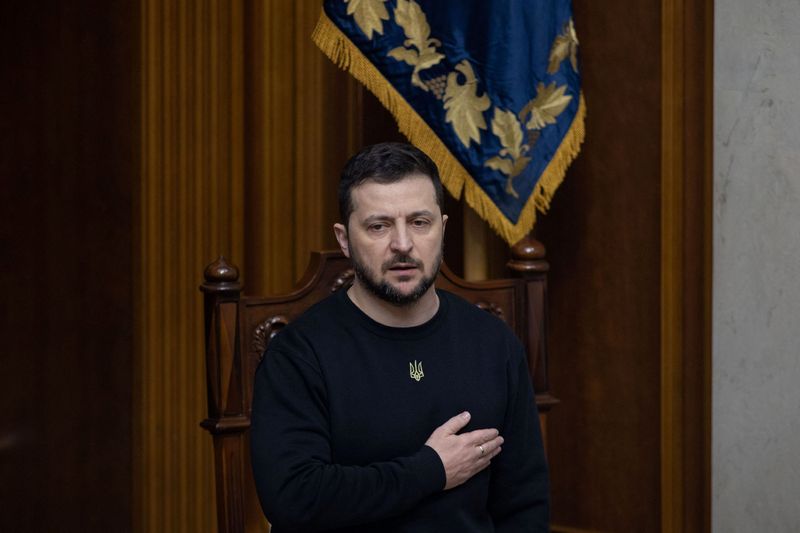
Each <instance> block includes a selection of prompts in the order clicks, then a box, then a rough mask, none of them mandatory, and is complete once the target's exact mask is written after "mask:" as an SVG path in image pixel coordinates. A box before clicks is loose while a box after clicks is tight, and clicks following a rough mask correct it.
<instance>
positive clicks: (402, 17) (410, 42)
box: [389, 0, 444, 91]
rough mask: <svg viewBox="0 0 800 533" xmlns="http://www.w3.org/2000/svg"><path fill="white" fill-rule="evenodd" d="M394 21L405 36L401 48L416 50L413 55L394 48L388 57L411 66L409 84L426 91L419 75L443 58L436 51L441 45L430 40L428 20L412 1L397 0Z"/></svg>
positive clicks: (426, 88)
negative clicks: (413, 48) (412, 68)
mask: <svg viewBox="0 0 800 533" xmlns="http://www.w3.org/2000/svg"><path fill="white" fill-rule="evenodd" d="M394 19H395V21H397V24H398V25H399V26H400V27H401V28H403V31H404V32H405V34H406V40H405V41H404V42H403V46H404V47H405V48H406V50H410V47H411V46H413V47H415V48H416V52H415V53H414V55H411V54H407V53H406V54H402V53H400V52H399V49H398V48H395V49H394V50H391V51H390V52H389V56H390V57H393V58H394V59H397V60H398V61H405V62H406V63H408V64H409V65H412V66H413V67H414V71H413V72H412V74H411V83H412V84H413V85H415V86H417V87H419V88H420V89H422V90H423V91H427V90H428V87H427V86H426V85H425V84H424V83H422V80H420V77H419V73H420V72H421V71H423V70H425V69H426V68H430V67H432V66H434V65H436V64H437V63H439V62H440V61H441V60H442V59H443V58H444V55H443V54H440V53H439V52H437V51H436V47H437V46H441V45H442V43H441V41H439V40H438V39H433V38H431V36H430V34H431V27H430V25H428V19H427V17H426V16H425V13H424V12H423V11H422V8H421V7H420V6H419V4H417V3H416V2H415V1H414V0H397V7H395V9H394Z"/></svg>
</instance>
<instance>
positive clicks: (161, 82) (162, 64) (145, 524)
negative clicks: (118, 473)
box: [133, 0, 245, 532]
mask: <svg viewBox="0 0 800 533" xmlns="http://www.w3.org/2000/svg"><path fill="white" fill-rule="evenodd" d="M141 15H142V16H141V28H140V31H141V33H140V35H141V58H142V60H141V61H142V62H141V79H142V84H141V102H142V114H141V132H142V133H141V134H142V138H141V147H142V151H141V161H142V164H141V177H140V178H141V180H140V189H139V196H138V212H137V214H136V219H137V223H138V225H139V232H138V235H137V237H138V238H137V247H136V250H135V256H136V261H137V265H136V277H137V279H136V291H135V306H136V307H135V309H136V316H137V335H136V346H135V357H136V362H135V372H136V376H135V384H136V390H135V393H134V396H135V406H134V421H133V422H134V433H135V442H136V450H137V451H136V456H135V458H134V465H135V466H134V499H135V503H134V530H135V531H171V532H202V531H214V530H215V529H216V511H215V505H214V504H215V496H214V473H213V456H212V447H211V440H210V439H209V438H208V436H207V435H206V434H205V432H203V431H202V430H201V429H200V428H199V427H198V422H199V421H200V420H202V419H203V417H204V416H205V412H204V411H205V404H206V401H205V400H206V394H205V369H204V366H203V357H202V354H203V350H204V348H203V331H202V324H203V318H202V316H203V314H202V305H201V301H200V298H199V296H198V292H197V284H198V282H199V281H200V280H198V276H197V273H198V271H199V268H200V267H201V266H202V265H204V264H206V263H207V262H208V261H209V259H210V258H213V257H216V255H218V254H220V253H222V254H225V255H229V256H232V257H235V258H236V260H237V261H240V262H241V261H244V260H245V257H244V228H243V226H244V219H243V216H244V210H243V197H244V194H243V183H244V182H243V174H244V170H243V165H244V161H243V145H242V142H243V115H244V107H243V106H244V98H243V57H244V56H243V47H244V38H243V7H242V4H241V2H239V1H233V2H222V1H219V0H201V1H198V2H190V1H188V0H179V1H176V2H166V3H165V2H160V1H157V0H143V1H142V3H141Z"/></svg>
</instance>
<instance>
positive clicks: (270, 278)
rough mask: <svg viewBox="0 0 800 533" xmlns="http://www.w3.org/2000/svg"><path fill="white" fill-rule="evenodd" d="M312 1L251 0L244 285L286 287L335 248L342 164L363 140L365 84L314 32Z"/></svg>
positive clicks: (265, 289) (263, 289) (262, 290)
mask: <svg viewBox="0 0 800 533" xmlns="http://www.w3.org/2000/svg"><path fill="white" fill-rule="evenodd" d="M320 8H321V6H320V4H319V3H316V2H292V1H288V0H280V1H275V2H257V1H253V2H248V3H247V10H248V16H247V20H248V34H247V43H248V44H247V54H248V55H247V79H246V84H247V90H246V93H247V109H248V113H247V141H246V142H247V144H246V146H247V153H246V165H247V181H246V188H247V195H246V197H247V208H246V212H247V228H246V231H247V239H246V242H247V249H248V261H247V263H246V264H245V268H244V283H245V291H246V292H249V293H255V294H269V293H276V292H283V291H286V290H288V289H289V288H291V287H292V285H293V284H294V282H295V281H296V280H298V279H299V278H300V277H301V276H302V274H303V272H305V268H306V265H307V264H308V260H309V252H310V251H311V250H314V249H320V248H335V247H336V241H335V239H334V237H333V229H332V226H333V224H334V222H337V221H338V202H337V199H336V187H337V184H338V178H339V171H340V170H341V167H342V166H343V165H344V162H345V161H346V160H347V158H348V157H349V156H350V155H351V154H352V153H353V152H355V151H356V150H357V149H358V148H359V147H360V146H361V144H362V134H361V131H362V130H361V119H362V110H361V109H362V108H361V97H362V96H361V95H362V89H361V88H360V87H359V86H358V85H357V84H356V82H355V81H353V80H352V79H351V78H350V77H349V76H348V75H347V74H346V73H345V72H343V71H340V70H339V69H338V68H336V66H334V65H333V64H332V63H331V62H330V61H329V60H328V59H327V58H326V57H325V56H324V55H323V54H322V53H321V52H320V51H319V50H318V49H317V47H316V46H315V45H314V43H313V42H311V39H310V36H311V32H312V31H313V29H314V26H315V24H316V22H317V19H318V18H319V13H320Z"/></svg>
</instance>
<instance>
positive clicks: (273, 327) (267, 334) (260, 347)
mask: <svg viewBox="0 0 800 533" xmlns="http://www.w3.org/2000/svg"><path fill="white" fill-rule="evenodd" d="M287 324H289V319H288V318H286V317H285V316H284V315H276V316H273V317H270V318H268V319H266V320H265V321H263V322H262V323H261V324H259V325H258V326H256V329H255V331H253V340H252V342H251V343H250V349H251V350H252V351H253V353H256V354H258V360H259V361H261V359H262V358H263V357H264V352H265V351H266V349H267V345H268V344H269V341H270V340H272V337H274V336H275V334H277V333H278V332H279V331H280V330H282V329H283V328H284V327H286V325H287Z"/></svg>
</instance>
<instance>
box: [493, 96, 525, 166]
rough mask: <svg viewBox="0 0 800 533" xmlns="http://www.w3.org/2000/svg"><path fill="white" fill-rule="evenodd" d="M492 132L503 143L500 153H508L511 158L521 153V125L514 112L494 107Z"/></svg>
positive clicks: (515, 157)
mask: <svg viewBox="0 0 800 533" xmlns="http://www.w3.org/2000/svg"><path fill="white" fill-rule="evenodd" d="M492 133H494V134H495V135H497V138H498V139H500V144H502V145H503V149H502V150H501V151H500V155H506V154H508V155H510V156H511V157H512V158H513V159H517V158H518V157H519V156H520V155H522V146H523V145H522V126H521V125H520V123H519V120H517V117H516V115H514V113H512V112H511V111H504V110H502V109H497V108H495V110H494V118H493V119H492Z"/></svg>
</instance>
